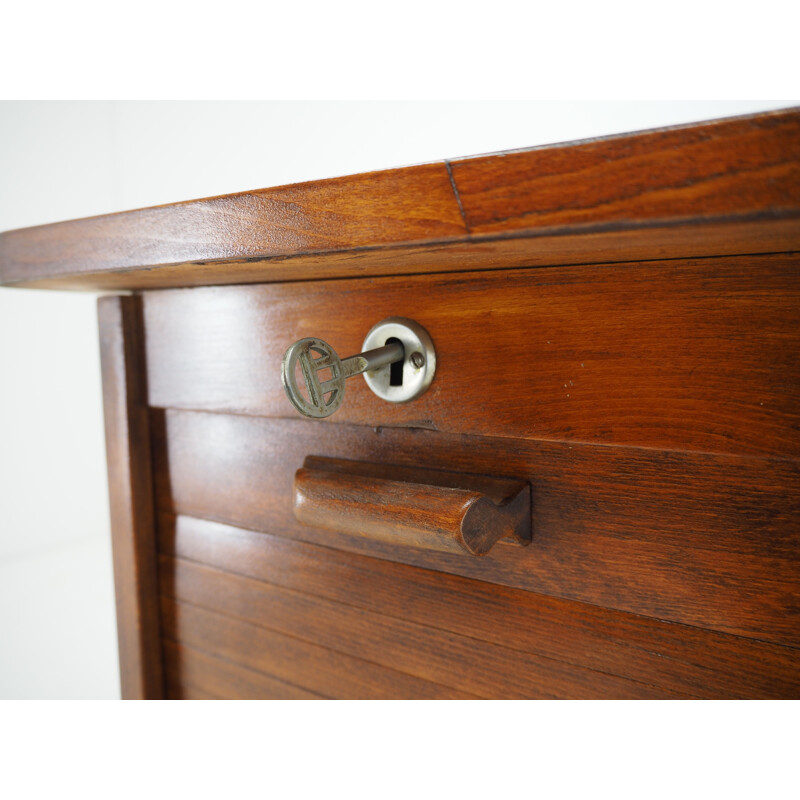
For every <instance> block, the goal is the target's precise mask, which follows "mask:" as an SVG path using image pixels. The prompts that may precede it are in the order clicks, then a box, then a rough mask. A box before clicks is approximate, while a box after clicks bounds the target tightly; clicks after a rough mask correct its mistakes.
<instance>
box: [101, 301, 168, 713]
mask: <svg viewBox="0 0 800 800" xmlns="http://www.w3.org/2000/svg"><path fill="white" fill-rule="evenodd" d="M98 317H99V327H100V360H101V367H102V375H103V411H104V416H105V427H106V454H107V458H108V485H109V501H110V510H111V544H112V553H113V562H114V586H115V592H116V606H117V633H118V637H119V660H120V683H121V689H122V697H123V698H124V699H135V700H151V699H159V698H163V697H164V685H163V678H162V657H161V640H160V635H159V608H158V576H157V572H156V570H157V560H156V532H155V522H154V519H155V518H154V513H153V508H154V506H153V479H152V472H151V459H150V430H149V418H148V410H147V391H146V387H145V374H146V373H145V370H144V367H143V346H144V343H143V329H142V324H141V306H140V300H139V298H137V297H102V298H100V300H99V302H98Z"/></svg>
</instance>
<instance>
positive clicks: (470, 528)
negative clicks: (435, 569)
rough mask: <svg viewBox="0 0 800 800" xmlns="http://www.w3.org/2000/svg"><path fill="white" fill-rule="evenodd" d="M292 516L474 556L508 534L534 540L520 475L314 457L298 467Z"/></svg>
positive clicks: (353, 532) (525, 488) (330, 527)
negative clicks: (467, 472) (442, 469)
mask: <svg viewBox="0 0 800 800" xmlns="http://www.w3.org/2000/svg"><path fill="white" fill-rule="evenodd" d="M294 515H295V517H296V518H297V520H298V521H299V522H301V523H303V524H304V525H312V526H315V527H320V528H327V529H328V530H335V531H339V532H342V533H347V534H351V535H356V536H363V537H367V538H371V539H377V540H380V541H385V542H392V543H395V544H404V545H410V546H413V547H421V548H424V549H427V550H443V551H446V552H460V553H464V552H467V553H470V554H471V555H474V556H482V555H486V553H488V552H489V550H491V548H492V547H493V546H494V545H495V543H496V542H498V541H499V540H500V539H503V538H506V537H509V538H511V539H513V540H515V541H517V542H519V543H520V544H528V543H529V542H530V540H531V502H530V486H529V484H528V483H527V482H525V481H521V480H515V479H513V478H491V477H485V476H481V475H467V474H462V473H454V472H441V471H439V470H431V469H417V468H415V467H399V466H388V465H385V464H371V463H367V462H362V461H346V460H343V459H334V458H322V457H319V456H309V457H308V458H306V460H305V463H304V464H303V468H302V469H300V470H298V471H297V472H296V473H295V479H294Z"/></svg>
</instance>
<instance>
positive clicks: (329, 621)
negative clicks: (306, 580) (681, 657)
mask: <svg viewBox="0 0 800 800" xmlns="http://www.w3.org/2000/svg"><path fill="white" fill-rule="evenodd" d="M161 566H162V572H161V575H162V578H163V580H162V584H161V587H162V593H163V594H164V595H166V596H168V597H174V598H175V599H176V600H178V601H179V602H186V603H191V604H192V605H194V606H200V607H202V608H207V609H209V610H212V611H217V612H220V613H223V614H225V615H227V616H231V617H235V618H236V619H237V620H245V621H247V622H251V623H253V624H256V625H264V626H266V627H269V628H270V629H271V630H276V631H279V632H280V633H284V634H287V635H289V636H297V637H298V638H300V639H303V640H305V641H308V642H313V643H315V644H320V645H322V646H324V647H328V648H331V649H332V650H335V651H337V652H341V653H347V654H348V655H351V656H355V657H357V658H362V659H365V660H367V661H370V662H374V663H378V664H383V665H384V666H387V667H391V668H393V669H399V670H400V671H401V672H404V673H408V674H410V675H415V676H417V677H419V678H424V679H426V680H429V681H432V682H433V683H437V684H441V685H444V686H450V687H453V688H455V689H458V690H461V691H464V692H467V693H469V694H473V695H476V696H478V697H485V698H490V699H509V698H517V699H526V698H539V699H542V698H550V699H557V698H573V699H574V698H583V699H587V698H594V697H617V698H625V699H653V698H664V697H673V698H674V697H676V696H683V697H686V695H678V694H676V693H675V692H671V691H668V690H665V689H662V688H659V687H654V686H651V685H648V684H644V683H637V682H634V681H631V680H628V679H625V678H620V677H618V676H614V675H607V674H604V673H601V672H596V671H594V670H591V669H587V668H586V667H583V666H580V665H574V664H567V663H565V662H563V661H559V660H555V659H552V658H548V657H542V656H540V655H536V654H530V653H524V652H520V651H518V650H514V649H510V648H506V647H500V646H497V645H493V644H490V643H488V642H486V641H481V640H477V639H476V638H474V637H472V636H461V635H458V634H453V633H450V632H448V631H444V630H442V629H441V628H439V627H432V626H431V625H430V624H425V625H420V624H418V623H415V622H408V621H406V620H404V619H402V618H401V617H400V616H398V615H397V614H396V613H395V614H394V615H392V616H389V615H387V614H385V613H382V612H383V611H384V610H385V609H384V608H383V607H381V608H379V609H376V610H368V609H365V608H354V607H353V606H352V605H350V604H342V603H339V602H334V601H331V600H327V599H323V598H320V597H317V596H314V595H311V594H308V593H306V592H298V591H295V590H287V589H284V588H282V587H279V586H276V585H274V584H270V583H264V582H262V581H256V580H252V579H250V578H243V577H241V576H238V575H233V574H231V573H228V572H221V571H219V570H215V569H211V568H209V567H205V566H201V565H199V564H193V563H191V562H188V561H180V560H178V561H176V560H172V559H168V558H167V559H162V562H161ZM391 608H392V610H394V606H393V607H391ZM400 613H401V614H402V611H401V612H400Z"/></svg>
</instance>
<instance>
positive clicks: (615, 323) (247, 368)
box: [143, 255, 800, 697]
mask: <svg viewBox="0 0 800 800" xmlns="http://www.w3.org/2000/svg"><path fill="white" fill-rule="evenodd" d="M796 271H797V262H796V259H795V258H794V257H792V256H786V255H778V256H767V257H755V258H749V257H732V258H715V259H704V260H696V261H673V262H649V263H642V264H629V265H614V266H590V267H563V268H551V269H540V270H526V269H518V270H510V271H507V272H493V273H472V274H459V275H440V276H428V277H400V278H382V279H364V280H360V279H359V280H342V281H328V282H319V283H317V282H314V283H293V284H278V285H268V286H251V287H225V288H213V289H211V288H209V289H193V290H181V291H173V290H170V291H161V292H153V293H147V294H145V295H144V301H143V308H144V314H143V319H144V329H145V341H146V347H145V357H146V365H147V381H148V398H149V405H150V407H151V411H150V429H151V439H152V454H153V455H152V459H153V469H154V474H155V481H154V483H155V488H156V493H155V494H156V501H155V502H156V510H157V514H158V531H159V553H160V556H159V558H160V561H159V574H160V586H161V597H162V603H161V617H162V633H163V637H164V640H165V642H166V644H165V650H164V658H165V665H166V669H167V678H168V685H169V687H170V691H171V692H172V694H173V695H175V696H205V695H208V696H217V695H222V696H287V697H289V696H291V697H304V696H312V697H313V696H325V697H328V696H337V697H344V696H348V697H355V696H365V697H366V696H371V697H390V696H414V697H445V696H447V697H473V696H478V697H486V696H489V697H523V696H530V697H593V696H598V697H599V696H605V697H613V696H619V697H644V696H664V697H669V696H703V697H706V696H720V697H723V696H724V697H731V696H787V695H796V694H797V693H798V677H797V674H796V672H797V670H796V669H795V667H794V663H795V661H796V659H795V658H794V656H795V654H796V650H795V649H794V648H797V647H800V603H798V592H797V582H798V581H797V576H798V574H800V570H798V566H800V565H799V564H798V561H800V556H799V554H800V508H798V502H797V491H796V487H797V486H798V485H800V481H799V480H798V479H799V478H800V474H798V472H800V470H798V462H797V460H796V459H797V456H798V450H800V433H799V432H798V408H799V407H800V403H798V399H800V369H799V365H800V359H798V354H799V351H800V348H798V334H799V332H800V302H798V300H800V298H798V285H797V281H796V276H795V273H796ZM387 316H407V317H410V318H413V319H416V320H417V321H419V322H420V323H422V324H423V325H424V326H425V327H426V328H427V329H428V331H429V332H430V333H431V336H432V337H433V340H434V343H435V345H436V350H437V359H438V364H437V374H436V378H435V380H434V383H433V385H432V387H431V389H430V390H429V391H428V393H427V394H426V395H424V396H423V397H422V398H420V399H419V400H416V401H414V402H412V403H408V404H405V405H390V404H387V403H385V402H383V401H381V400H379V399H378V398H377V397H375V396H374V395H373V394H372V393H371V392H370V391H369V390H368V388H367V387H366V385H365V384H364V382H363V381H362V380H361V379H360V378H355V379H353V380H351V381H349V382H348V386H347V393H346V398H345V402H344V405H343V406H342V408H341V409H340V411H339V412H337V414H336V415H335V416H333V417H332V418H330V419H328V420H325V421H321V422H320V421H310V420H305V419H302V418H300V417H298V416H296V414H295V412H294V410H293V408H292V407H291V405H290V404H289V403H288V401H287V399H286V397H285V395H284V393H283V390H282V387H281V385H280V372H279V369H280V360H281V356H282V354H283V351H284V350H285V349H286V347H287V346H288V345H289V344H291V343H292V342H293V341H295V340H296V339H299V338H301V337H304V336H318V337H320V338H323V339H325V340H326V341H329V342H330V343H331V344H332V345H333V346H334V347H335V348H336V349H337V351H338V352H339V353H340V354H342V355H350V354H351V353H356V352H358V351H359V350H360V347H361V343H362V340H363V337H364V335H365V334H366V332H367V331H368V330H369V328H371V327H372V325H374V324H375V323H376V322H377V321H379V320H380V319H382V318H384V317H387ZM308 456H319V457H327V458H336V459H350V460H354V461H361V462H373V463H380V464H390V465H392V464H393V465H397V466H400V467H405V468H422V467H425V468H433V469H436V470H447V471H451V472H457V473H465V474H467V473H468V474H476V475H489V476H495V477H504V478H514V479H521V480H523V481H525V482H527V483H529V484H530V487H531V529H532V532H533V538H532V542H531V543H530V545H529V546H527V547H521V546H520V545H519V544H516V543H513V542H512V541H510V540H501V541H499V542H498V543H497V545H496V546H495V547H494V548H493V549H492V550H491V552H489V553H488V555H485V556H482V557H475V556H471V555H469V554H468V553H466V552H465V553H460V552H436V551H431V550H428V549H424V548H421V547H419V546H415V545H414V543H412V542H409V543H408V544H405V543H403V542H402V541H387V540H385V539H379V538H375V539H371V538H369V537H364V536H355V535H353V531H352V530H348V529H347V528H346V527H340V529H338V530H328V529H324V528H322V527H316V526H313V525H312V526H309V525H302V524H300V523H299V522H298V521H297V519H296V518H295V515H294V513H293V482H294V477H295V473H296V471H297V470H298V469H300V468H301V467H302V466H303V463H304V461H305V459H306V457H308ZM407 502H410V501H407ZM413 510H414V509H413V508H410V509H409V513H411V512H413ZM675 623H677V624H675Z"/></svg>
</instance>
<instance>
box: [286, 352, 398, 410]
mask: <svg viewBox="0 0 800 800" xmlns="http://www.w3.org/2000/svg"><path fill="white" fill-rule="evenodd" d="M404 357H405V350H404V348H403V345H402V344H388V345H386V346H384V347H376V348H375V349H374V350H368V351H367V352H366V353H359V354H358V355H357V356H350V357H349V358H345V359H340V358H339V356H338V355H337V354H336V351H335V350H334V349H333V348H332V347H331V346H330V345H329V344H328V343H327V342H324V341H323V340H322V339H315V338H309V339H300V340H299V341H297V342H295V343H294V344H293V345H292V346H291V347H290V348H289V349H288V350H287V351H286V354H285V355H284V356H283V362H282V363H281V382H282V383H283V388H284V389H285V390H286V395H287V397H288V398H289V400H290V401H291V403H292V405H293V406H294V407H295V408H296V409H297V410H298V411H299V412H300V413H301V414H303V416H306V417H314V418H316V419H321V418H323V417H329V416H330V415H331V414H333V413H334V412H335V411H336V410H337V409H338V408H339V406H341V404H342V401H343V400H344V384H345V380H347V378H352V377H353V376H354V375H360V374H361V373H362V372H367V371H368V370H376V369H379V368H380V367H385V366H387V365H388V364H393V363H394V362H395V361H401V360H402V359H403V358H404ZM298 364H299V365H300V370H301V371H302V373H303V379H304V381H305V388H306V392H307V394H308V396H307V397H306V396H305V395H304V394H303V393H302V391H301V390H300V387H299V386H298V385H297V365H298ZM323 370H330V377H328V378H326V379H325V380H320V377H319V373H320V372H322V371H323Z"/></svg>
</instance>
